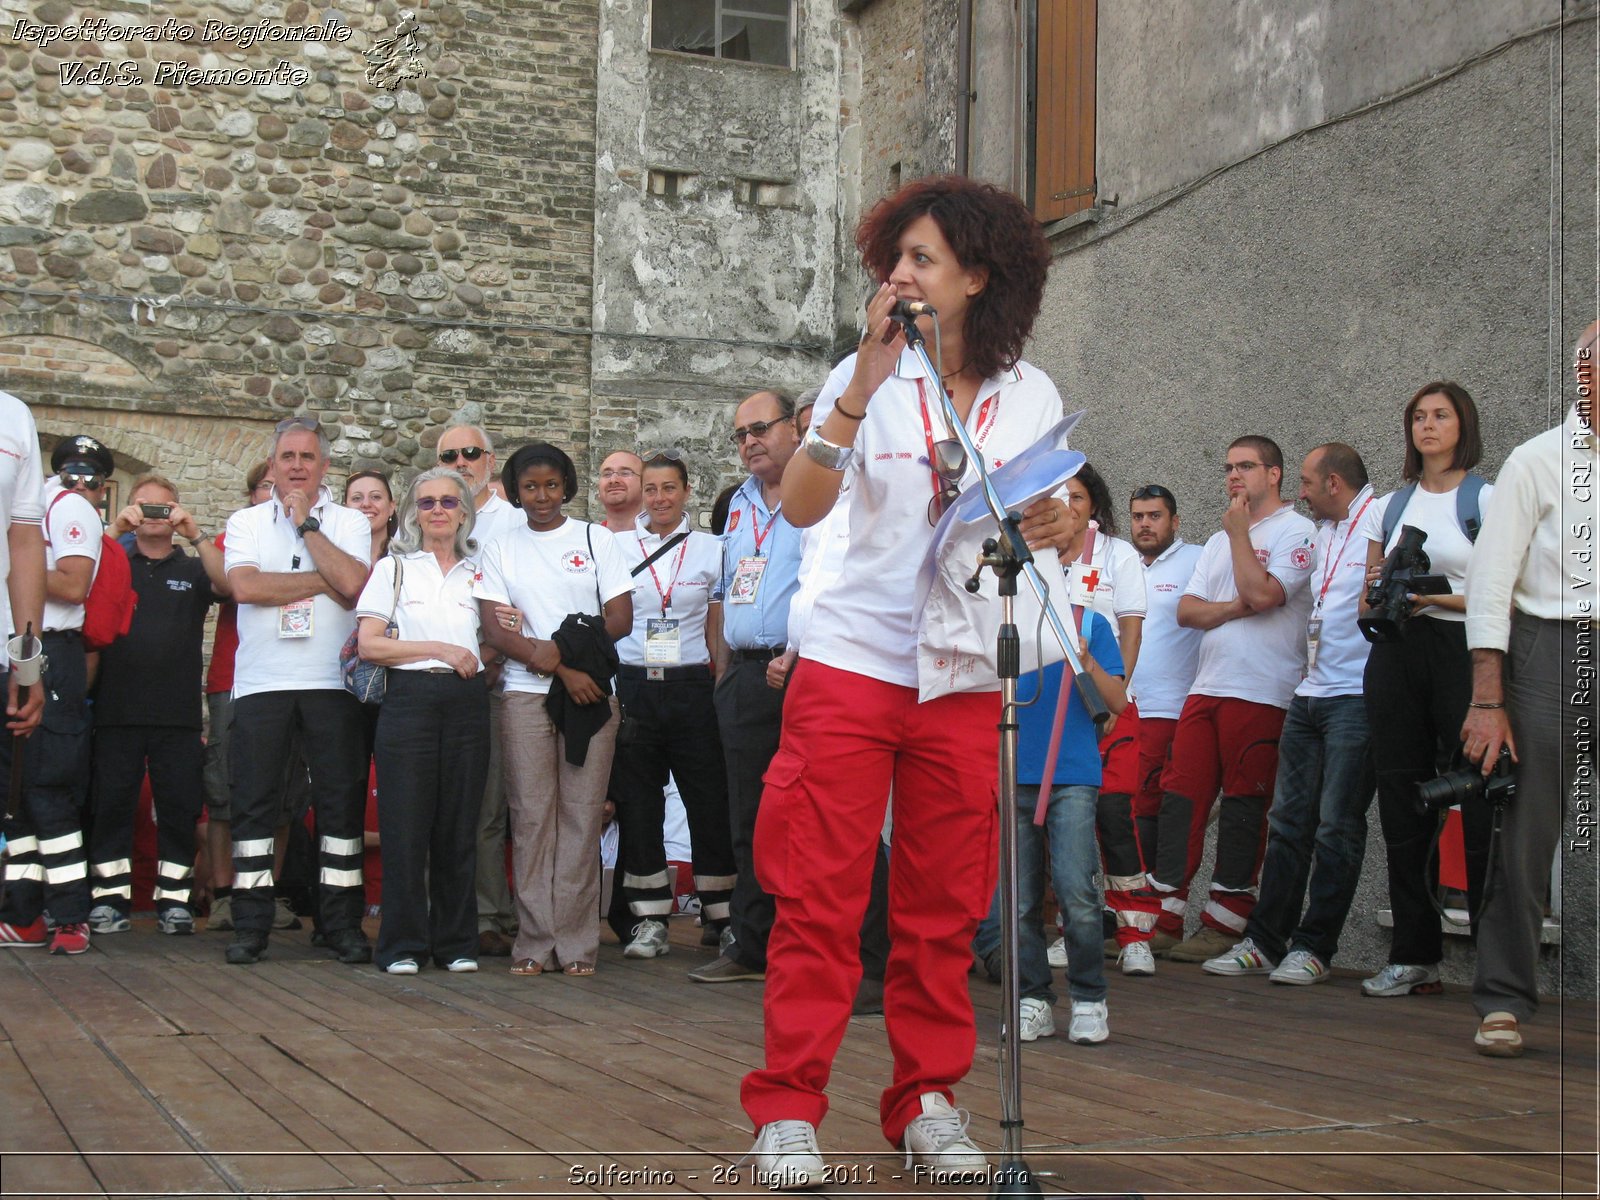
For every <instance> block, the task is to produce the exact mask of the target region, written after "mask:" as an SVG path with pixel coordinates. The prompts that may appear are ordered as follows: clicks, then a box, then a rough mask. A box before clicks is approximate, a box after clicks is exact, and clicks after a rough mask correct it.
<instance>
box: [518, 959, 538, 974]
mask: <svg viewBox="0 0 1600 1200" xmlns="http://www.w3.org/2000/svg"><path fill="white" fill-rule="evenodd" d="M543 972H544V968H543V967H542V966H540V965H539V963H538V962H537V961H536V960H535V959H531V958H519V959H517V961H516V962H514V963H512V964H511V973H512V974H513V975H539V974H542V973H543Z"/></svg>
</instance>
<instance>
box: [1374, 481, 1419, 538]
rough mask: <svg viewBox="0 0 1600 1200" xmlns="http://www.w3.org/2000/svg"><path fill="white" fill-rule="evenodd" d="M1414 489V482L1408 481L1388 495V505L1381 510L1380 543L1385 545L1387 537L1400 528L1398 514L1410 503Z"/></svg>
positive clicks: (1415, 488) (1415, 487) (1415, 486)
mask: <svg viewBox="0 0 1600 1200" xmlns="http://www.w3.org/2000/svg"><path fill="white" fill-rule="evenodd" d="M1416 490H1417V485H1416V484H1414V483H1408V484H1406V486H1405V487H1403V488H1401V489H1400V490H1399V491H1398V492H1396V493H1395V494H1394V495H1393V496H1391V497H1389V503H1388V506H1387V507H1385V508H1384V510H1383V541H1382V543H1381V544H1382V545H1384V546H1387V545H1388V544H1389V539H1390V538H1391V537H1392V536H1394V531H1395V530H1396V529H1399V528H1400V514H1401V513H1403V512H1405V511H1406V505H1408V504H1410V503H1411V496H1412V494H1413V493H1414V492H1415V491H1416Z"/></svg>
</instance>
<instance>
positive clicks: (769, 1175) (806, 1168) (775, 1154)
mask: <svg viewBox="0 0 1600 1200" xmlns="http://www.w3.org/2000/svg"><path fill="white" fill-rule="evenodd" d="M747 1157H753V1158H754V1159H755V1166H756V1182H757V1183H759V1184H764V1185H765V1186H767V1187H769V1188H771V1189H772V1190H773V1191H775V1192H789V1191H798V1190H801V1189H803V1188H812V1187H820V1186H821V1185H822V1183H823V1178H822V1170H823V1167H822V1154H821V1153H820V1152H819V1151H818V1150H817V1131H816V1127H815V1126H813V1125H812V1124H811V1122H810V1121H768V1122H767V1123H766V1124H765V1125H763V1126H762V1127H761V1129H760V1131H759V1132H757V1134H756V1144H755V1145H754V1146H752V1147H751V1148H750V1154H749V1155H747Z"/></svg>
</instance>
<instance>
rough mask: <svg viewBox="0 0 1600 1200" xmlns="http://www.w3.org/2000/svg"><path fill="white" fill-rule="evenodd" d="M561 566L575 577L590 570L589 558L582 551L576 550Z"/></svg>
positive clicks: (563, 560)
mask: <svg viewBox="0 0 1600 1200" xmlns="http://www.w3.org/2000/svg"><path fill="white" fill-rule="evenodd" d="M561 565H562V566H563V567H565V568H566V569H567V570H568V571H570V572H571V573H572V574H574V575H581V574H583V572H585V571H587V570H588V569H589V556H588V555H587V554H585V553H584V552H583V551H582V550H574V551H573V552H572V553H571V554H568V555H567V556H566V557H565V558H563V559H562V560H561Z"/></svg>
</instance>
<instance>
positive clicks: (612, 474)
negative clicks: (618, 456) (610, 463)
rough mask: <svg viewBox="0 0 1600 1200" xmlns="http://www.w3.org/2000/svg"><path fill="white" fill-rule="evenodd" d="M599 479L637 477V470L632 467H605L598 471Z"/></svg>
mask: <svg viewBox="0 0 1600 1200" xmlns="http://www.w3.org/2000/svg"><path fill="white" fill-rule="evenodd" d="M600 478H601V479H637V478H639V472H637V471H635V470H634V469H633V468H632V467H607V468H606V469H605V470H604V471H601V472H600Z"/></svg>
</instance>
